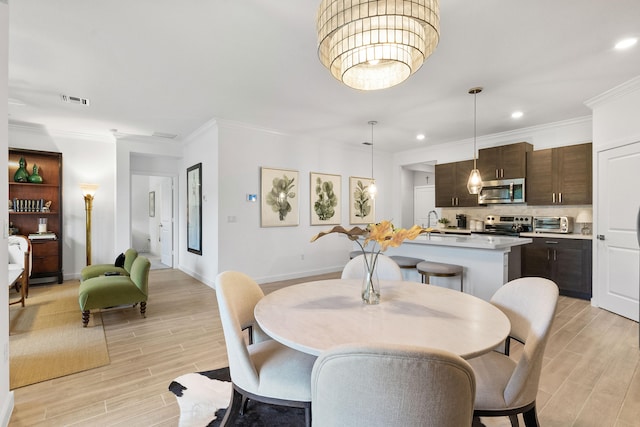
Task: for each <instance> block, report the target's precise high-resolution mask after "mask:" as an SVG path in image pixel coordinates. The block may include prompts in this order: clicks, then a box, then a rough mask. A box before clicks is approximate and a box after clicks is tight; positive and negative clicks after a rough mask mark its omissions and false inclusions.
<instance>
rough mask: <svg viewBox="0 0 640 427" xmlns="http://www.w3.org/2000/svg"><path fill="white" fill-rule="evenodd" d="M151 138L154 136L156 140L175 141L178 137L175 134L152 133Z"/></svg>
mask: <svg viewBox="0 0 640 427" xmlns="http://www.w3.org/2000/svg"><path fill="white" fill-rule="evenodd" d="M152 136H155V137H156V138H166V139H175V138H176V137H177V136H178V135H176V134H175V133H165V132H154V133H153V134H152Z"/></svg>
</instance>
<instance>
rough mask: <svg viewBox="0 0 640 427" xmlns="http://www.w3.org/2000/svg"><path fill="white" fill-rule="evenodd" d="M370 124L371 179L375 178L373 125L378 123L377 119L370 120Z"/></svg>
mask: <svg viewBox="0 0 640 427" xmlns="http://www.w3.org/2000/svg"><path fill="white" fill-rule="evenodd" d="M369 124H370V125H371V179H374V177H373V126H375V125H376V124H378V122H377V121H375V120H371V121H369ZM374 180H375V179H374Z"/></svg>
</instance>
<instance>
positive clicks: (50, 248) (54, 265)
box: [31, 240, 63, 283]
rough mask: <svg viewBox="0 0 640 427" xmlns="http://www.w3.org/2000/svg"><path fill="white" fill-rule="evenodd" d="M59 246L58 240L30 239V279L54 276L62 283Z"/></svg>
mask: <svg viewBox="0 0 640 427" xmlns="http://www.w3.org/2000/svg"><path fill="white" fill-rule="evenodd" d="M59 246H60V241H59V240H31V252H32V254H31V258H32V263H33V266H32V270H31V278H32V279H40V278H45V277H55V278H56V279H57V281H58V283H62V279H63V277H62V268H61V265H62V263H61V262H60V256H59V254H60V251H59V249H58V248H59Z"/></svg>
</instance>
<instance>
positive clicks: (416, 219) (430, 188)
mask: <svg viewBox="0 0 640 427" xmlns="http://www.w3.org/2000/svg"><path fill="white" fill-rule="evenodd" d="M435 208H436V186H435V185H421V186H418V187H414V189H413V223H414V224H417V225H421V226H423V227H426V226H427V224H428V222H429V219H428V217H429V211H432V210H434V209H435ZM431 220H432V221H433V222H432V223H431V226H432V227H435V226H436V225H437V224H435V221H436V217H435V215H432V216H431Z"/></svg>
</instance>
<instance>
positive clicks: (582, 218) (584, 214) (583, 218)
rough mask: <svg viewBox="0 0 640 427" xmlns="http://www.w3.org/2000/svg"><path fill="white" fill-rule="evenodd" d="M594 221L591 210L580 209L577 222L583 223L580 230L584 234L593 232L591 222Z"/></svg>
mask: <svg viewBox="0 0 640 427" xmlns="http://www.w3.org/2000/svg"><path fill="white" fill-rule="evenodd" d="M592 222H593V216H592V215H591V212H589V211H580V213H578V217H577V218H576V223H577V224H582V229H581V230H580V232H581V233H582V234H584V235H587V234H591V223H592Z"/></svg>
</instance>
